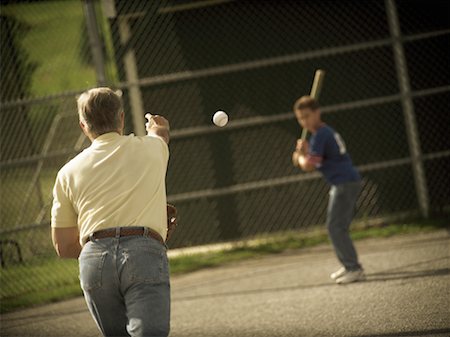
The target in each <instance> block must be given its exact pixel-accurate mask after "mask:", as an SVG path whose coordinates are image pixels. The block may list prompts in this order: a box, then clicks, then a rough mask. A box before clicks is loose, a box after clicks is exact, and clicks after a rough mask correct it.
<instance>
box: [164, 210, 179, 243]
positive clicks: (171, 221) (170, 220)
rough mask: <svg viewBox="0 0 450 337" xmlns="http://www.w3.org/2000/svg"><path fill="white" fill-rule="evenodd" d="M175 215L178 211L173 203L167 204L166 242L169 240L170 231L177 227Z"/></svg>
mask: <svg viewBox="0 0 450 337" xmlns="http://www.w3.org/2000/svg"><path fill="white" fill-rule="evenodd" d="M177 215H178V211H177V209H176V208H175V206H174V205H171V204H167V236H166V242H167V241H169V239H170V237H171V236H172V233H173V232H174V231H175V228H176V227H177V224H178V222H177Z"/></svg>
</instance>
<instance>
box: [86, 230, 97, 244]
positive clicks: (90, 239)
mask: <svg viewBox="0 0 450 337" xmlns="http://www.w3.org/2000/svg"><path fill="white" fill-rule="evenodd" d="M94 234H95V232H92V233H91V234H89V239H88V240H87V241H94V240H95V236H94ZM87 241H86V242H87Z"/></svg>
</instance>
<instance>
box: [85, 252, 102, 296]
mask: <svg viewBox="0 0 450 337" xmlns="http://www.w3.org/2000/svg"><path fill="white" fill-rule="evenodd" d="M107 254H108V252H82V253H81V255H80V258H79V265H80V266H79V267H80V284H81V289H83V291H92V290H95V289H98V288H100V287H101V286H102V274H103V267H104V264H105V259H106V256H107Z"/></svg>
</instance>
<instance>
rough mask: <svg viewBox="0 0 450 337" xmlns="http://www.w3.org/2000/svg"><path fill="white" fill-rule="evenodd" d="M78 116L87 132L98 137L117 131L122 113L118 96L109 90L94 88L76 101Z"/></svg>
mask: <svg viewBox="0 0 450 337" xmlns="http://www.w3.org/2000/svg"><path fill="white" fill-rule="evenodd" d="M77 105H78V115H79V117H80V120H81V121H82V122H83V123H84V124H85V125H86V126H87V128H88V130H89V132H91V133H93V134H94V135H96V136H100V135H102V134H104V133H107V132H113V131H116V130H119V129H120V127H121V119H120V115H121V113H122V111H123V108H122V100H121V98H120V96H119V95H118V94H117V93H116V92H114V91H113V90H111V89H110V88H106V87H101V88H94V89H90V90H88V91H85V92H84V93H82V94H81V95H80V96H79V97H78V99H77Z"/></svg>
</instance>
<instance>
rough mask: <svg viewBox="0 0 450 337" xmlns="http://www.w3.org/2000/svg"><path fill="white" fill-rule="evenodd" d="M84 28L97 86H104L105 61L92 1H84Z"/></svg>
mask: <svg viewBox="0 0 450 337" xmlns="http://www.w3.org/2000/svg"><path fill="white" fill-rule="evenodd" d="M84 8H85V16H86V26H87V32H88V35H89V45H90V47H91V52H92V59H93V60H94V67H95V73H96V76H97V85H99V86H104V85H105V84H106V76H105V60H104V57H103V48H102V41H101V39H100V34H99V32H98V26H97V18H96V15H95V8H94V3H93V1H92V0H85V1H84Z"/></svg>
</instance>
